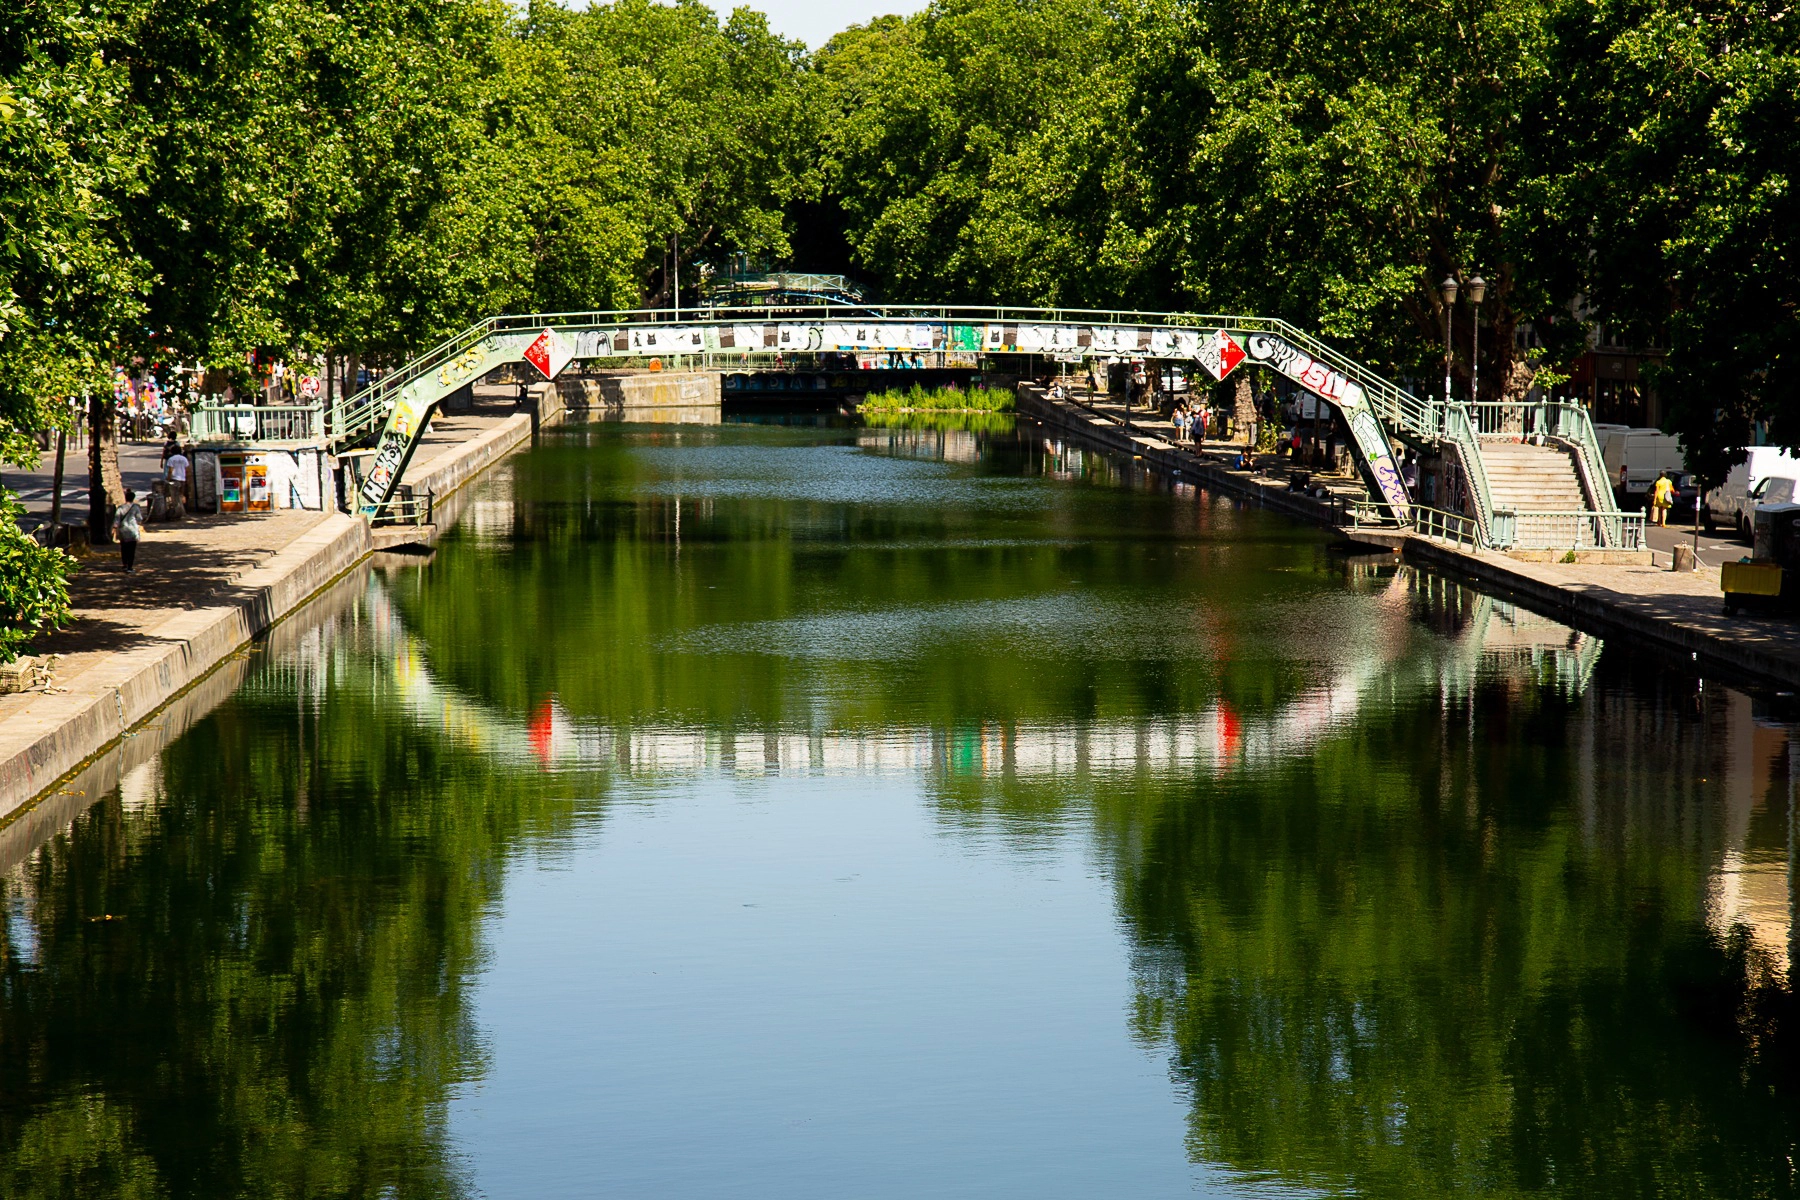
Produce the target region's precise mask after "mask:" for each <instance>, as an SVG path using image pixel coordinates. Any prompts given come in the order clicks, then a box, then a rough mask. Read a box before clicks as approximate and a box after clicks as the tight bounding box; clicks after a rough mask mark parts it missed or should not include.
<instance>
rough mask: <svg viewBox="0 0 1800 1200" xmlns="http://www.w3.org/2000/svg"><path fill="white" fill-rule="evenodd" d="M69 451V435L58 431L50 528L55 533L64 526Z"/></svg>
mask: <svg viewBox="0 0 1800 1200" xmlns="http://www.w3.org/2000/svg"><path fill="white" fill-rule="evenodd" d="M68 451H69V435H68V433H67V432H66V431H65V430H61V429H59V430H57V431H56V477H55V478H54V479H53V480H51V483H50V528H51V530H52V531H54V530H55V529H56V528H57V527H58V526H59V525H61V524H62V494H63V464H64V463H65V462H66V461H67V456H68Z"/></svg>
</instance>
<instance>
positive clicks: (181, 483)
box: [163, 446, 191, 511]
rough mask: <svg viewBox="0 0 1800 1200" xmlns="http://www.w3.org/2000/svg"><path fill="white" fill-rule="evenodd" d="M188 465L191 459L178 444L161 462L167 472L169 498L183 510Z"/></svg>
mask: <svg viewBox="0 0 1800 1200" xmlns="http://www.w3.org/2000/svg"><path fill="white" fill-rule="evenodd" d="M190 465H191V460H190V459H189V458H188V456H187V454H186V453H185V452H184V451H183V450H182V449H181V447H180V446H177V447H176V448H175V450H174V452H173V453H172V454H170V455H169V457H168V461H166V462H165V463H164V464H163V469H164V470H165V471H166V472H167V473H168V481H169V484H170V493H171V498H172V499H174V501H175V502H176V504H177V505H178V506H179V507H180V508H181V509H182V510H184V511H185V510H186V508H187V505H188V490H187V481H188V467H189V466H190Z"/></svg>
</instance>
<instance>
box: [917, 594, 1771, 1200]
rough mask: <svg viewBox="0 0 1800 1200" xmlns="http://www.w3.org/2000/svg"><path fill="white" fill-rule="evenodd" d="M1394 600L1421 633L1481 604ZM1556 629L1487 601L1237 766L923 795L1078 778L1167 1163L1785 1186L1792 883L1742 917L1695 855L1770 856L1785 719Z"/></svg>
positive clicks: (1680, 1187) (1031, 816) (1011, 791)
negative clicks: (1151, 1071) (1594, 655)
mask: <svg viewBox="0 0 1800 1200" xmlns="http://www.w3.org/2000/svg"><path fill="white" fill-rule="evenodd" d="M1410 599H1411V601H1412V608H1413V611H1414V613H1415V615H1416V616H1417V617H1418V618H1420V619H1423V620H1426V621H1428V622H1430V623H1431V624H1433V625H1434V627H1436V628H1438V629H1440V630H1442V631H1444V632H1445V633H1446V634H1447V635H1448V636H1449V637H1450V638H1452V639H1454V638H1456V637H1458V636H1462V635H1463V634H1466V633H1467V632H1468V631H1470V630H1472V629H1473V630H1479V629H1482V628H1483V624H1482V622H1483V620H1488V619H1491V618H1492V617H1493V615H1494V614H1492V613H1489V614H1488V617H1487V618H1483V617H1482V616H1481V615H1480V613H1479V612H1478V610H1479V609H1480V608H1481V607H1483V606H1484V605H1485V604H1487V602H1486V601H1485V600H1484V599H1483V598H1480V597H1474V596H1471V595H1469V594H1466V593H1460V594H1459V593H1458V591H1457V590H1456V589H1454V588H1450V589H1446V588H1444V587H1443V586H1442V585H1439V584H1435V583H1433V584H1431V585H1430V586H1428V587H1421V588H1419V589H1416V590H1414V591H1413V593H1412V595H1411V597H1410ZM1446 606H1448V608H1446ZM1487 628H1489V629H1490V630H1491V628H1492V627H1491V626H1488V627H1487ZM1534 628H1535V632H1531V631H1532V630H1533V629H1534ZM1525 632H1531V637H1530V638H1529V639H1526V640H1527V641H1528V642H1529V643H1530V644H1529V645H1523V646H1522V645H1521V638H1522V636H1523V634H1524V633H1525ZM1572 635H1573V631H1569V630H1566V629H1564V630H1563V631H1562V634H1561V637H1562V638H1563V639H1564V640H1565V641H1566V642H1567V643H1569V644H1568V647H1567V648H1566V649H1565V650H1563V651H1560V652H1559V653H1560V654H1561V655H1562V656H1563V657H1565V658H1571V656H1572V660H1571V661H1567V662H1564V663H1563V664H1562V665H1556V664H1552V663H1547V661H1546V658H1545V655H1544V652H1545V651H1546V650H1554V649H1555V643H1556V641H1557V638H1558V635H1557V634H1556V632H1555V631H1554V630H1553V629H1549V628H1545V627H1541V626H1539V625H1538V622H1537V620H1536V619H1534V618H1530V617H1529V616H1528V615H1527V616H1525V617H1523V618H1520V619H1516V620H1515V619H1509V620H1508V621H1507V622H1506V625H1505V628H1504V629H1503V631H1502V633H1501V634H1500V636H1499V639H1498V640H1499V646H1498V648H1497V649H1496V650H1494V652H1491V653H1485V654H1483V655H1481V656H1479V658H1478V659H1476V661H1475V662H1474V663H1473V669H1470V670H1466V671H1465V670H1463V669H1462V665H1463V663H1464V662H1466V661H1467V660H1462V661H1461V662H1459V661H1458V660H1457V659H1456V658H1455V657H1454V656H1446V657H1445V658H1443V659H1441V660H1440V661H1439V662H1438V663H1437V664H1436V665H1435V667H1434V668H1433V669H1434V670H1435V671H1436V672H1437V673H1438V675H1439V677H1440V678H1441V679H1442V680H1443V681H1444V683H1445V685H1446V686H1445V687H1443V688H1442V689H1441V690H1433V689H1429V688H1422V687H1421V688H1399V689H1375V690H1376V691H1378V693H1379V698H1380V700H1381V701H1385V702H1370V703H1365V704H1363V705H1361V706H1360V708H1359V710H1358V715H1357V719H1356V720H1355V721H1354V722H1353V723H1351V724H1349V725H1347V726H1343V727H1339V728H1337V729H1335V730H1332V731H1330V732H1329V733H1328V734H1327V736H1324V737H1322V738H1321V739H1320V740H1319V741H1318V742H1317V743H1316V744H1315V745H1314V746H1313V747H1312V748H1311V749H1310V750H1309V751H1308V753H1307V754H1305V755H1293V756H1288V757H1279V756H1277V757H1271V758H1269V759H1266V760H1264V761H1263V762H1262V763H1260V764H1258V765H1257V766H1256V767H1255V768H1254V769H1244V770H1237V771H1226V772H1191V773H1189V774H1188V775H1187V776H1185V777H1181V778H1177V777H1174V776H1171V775H1170V774H1168V773H1161V772H1139V773H1135V774H1131V773H1125V774H1121V775H1118V776H1116V777H1114V778H1112V779H1107V778H1104V777H1095V778H1094V779H1092V780H1090V781H1088V786H1086V787H1077V788H1068V787H1062V788H1056V789H1049V788H1042V787H1038V786H1035V785H1034V784H1033V782H1032V781H1030V780H1027V779H1023V778H1019V777H1013V778H1010V779H1000V780H987V781H979V782H978V781H973V780H967V779H965V780H960V781H952V782H953V783H954V784H957V785H958V786H952V787H950V788H949V789H947V794H946V796H945V803H946V804H947V805H949V806H951V808H952V810H953V811H954V812H955V813H956V814H957V815H956V817H955V818H954V819H955V820H958V821H971V820H975V821H987V822H990V823H999V824H1000V825H1002V826H1003V827H1004V826H1006V825H1011V824H1020V826H1021V828H1030V827H1032V826H1033V825H1034V824H1036V823H1037V822H1038V820H1039V818H1040V816H1041V814H1043V813H1045V812H1046V811H1064V810H1067V809H1068V808H1069V807H1071V806H1080V805H1082V804H1091V805H1092V808H1093V812H1094V814H1095V817H1094V819H1095V821H1096V823H1097V828H1098V829H1099V831H1100V833H1101V835H1102V838H1103V841H1104V844H1105V845H1106V846H1107V847H1109V851H1108V853H1109V854H1110V856H1111V859H1112V863H1113V869H1114V871H1115V873H1116V877H1117V879H1118V887H1119V894H1120V906H1121V913H1122V916H1123V919H1124V921H1125V922H1126V924H1127V926H1128V928H1129V929H1130V930H1131V935H1132V940H1133V943H1134V947H1135V949H1134V971H1135V975H1136V977H1137V981H1138V992H1137V995H1136V998H1135V1001H1134V1006H1133V1023H1134V1027H1135V1029H1136V1031H1137V1033H1138V1034H1139V1036H1140V1037H1141V1038H1142V1039H1144V1040H1145V1041H1146V1042H1147V1043H1150V1044H1154V1045H1159V1046H1166V1047H1167V1048H1168V1050H1169V1053H1170V1055H1171V1060H1172V1064H1173V1066H1174V1069H1175V1073H1176V1076H1177V1077H1178V1079H1179V1080H1180V1081H1181V1082H1182V1083H1183V1085H1184V1086H1186V1087H1187V1088H1188V1089H1189V1090H1190V1092H1191V1095H1192V1098H1193V1107H1192V1117H1191V1125H1190V1137H1191V1149H1192V1153H1193V1154H1194V1156H1195V1157H1196V1158H1197V1159H1204V1160H1207V1161H1213V1162H1219V1163H1222V1164H1225V1165H1228V1166H1230V1167H1233V1168H1235V1169H1237V1170H1238V1171H1240V1172H1241V1173H1242V1174H1243V1175H1244V1176H1245V1177H1246V1178H1249V1179H1263V1180H1269V1181H1280V1182H1284V1183H1290V1184H1302V1185H1307V1186H1313V1187H1319V1188H1325V1189H1333V1190H1336V1189H1343V1190H1347V1191H1354V1192H1356V1193H1357V1194H1365V1195H1372V1196H1408V1197H1412V1196H1429V1195H1444V1196H1451V1195H1468V1194H1507V1195H1510V1194H1516V1193H1522V1192H1526V1191H1546V1192H1551V1193H1554V1194H1560V1195H1575V1196H1613V1195H1649V1194H1656V1195H1662V1194H1670V1193H1676V1194H1682V1195H1713V1196H1753V1195H1777V1194H1787V1193H1788V1191H1789V1190H1790V1189H1791V1186H1792V1173H1791V1172H1792V1167H1791V1165H1790V1164H1791V1160H1790V1158H1789V1156H1790V1155H1791V1154H1792V1149H1793V1138H1794V1130H1795V1129H1796V1128H1797V1126H1796V1117H1797V1116H1800V1106H1797V1105H1796V1099H1797V1096H1796V1091H1795V1085H1794V1082H1793V1081H1794V1079H1795V1075H1794V1073H1793V1068H1794V1067H1795V1066H1796V1065H1800V1063H1796V1057H1797V1056H1796V1038H1795V1033H1794V1029H1795V1024H1794V1023H1795V1021H1796V1019H1800V1011H1796V1009H1795V1006H1794V1003H1793V996H1792V993H1791V991H1790V990H1789V988H1788V986H1787V982H1786V977H1785V967H1786V962H1787V950H1786V944H1785V942H1786V937H1787V935H1788V931H1789V930H1790V929H1791V906H1784V908H1785V911H1784V912H1783V913H1782V914H1781V921H1780V924H1781V926H1782V928H1781V929H1780V930H1779V931H1776V930H1773V929H1769V928H1758V927H1756V926H1755V925H1753V924H1749V923H1745V922H1744V921H1740V920H1738V919H1736V918H1735V917H1734V915H1733V911H1734V910H1733V909H1732V908H1731V905H1732V904H1733V903H1736V904H1737V905H1738V906H1739V910H1740V911H1745V912H1749V911H1756V912H1760V914H1761V916H1762V918H1763V919H1764V920H1765V921H1768V922H1769V923H1771V924H1773V919H1772V918H1771V914H1770V911H1769V910H1770V908H1771V905H1768V904H1764V905H1763V906H1762V907H1761V908H1760V909H1755V906H1753V905H1750V904H1749V903H1748V902H1746V901H1745V900H1744V899H1743V896H1742V895H1741V894H1733V893H1730V892H1729V889H1726V888H1724V887H1723V885H1722V879H1724V878H1726V877H1727V875H1728V873H1729V872H1731V871H1733V870H1738V869H1739V867H1734V866H1733V864H1734V863H1735V864H1739V865H1740V866H1741V864H1743V863H1753V862H1756V861H1758V860H1759V859H1760V860H1761V861H1765V862H1769V861H1771V860H1772V859H1773V857H1774V856H1775V855H1779V856H1780V862H1781V864H1782V866H1783V867H1785V864H1786V854H1787V838H1788V805H1789V802H1790V793H1789V782H1788V779H1789V768H1788V743H1787V737H1788V731H1787V729H1786V728H1785V727H1782V726H1779V725H1777V724H1775V723H1773V722H1771V721H1769V720H1766V719H1763V718H1762V714H1761V713H1760V711H1759V708H1760V705H1759V703H1758V702H1754V701H1752V700H1751V698H1749V697H1747V696H1745V695H1743V694H1741V693H1736V692H1731V691H1729V690H1726V689H1715V690H1714V691H1713V692H1712V694H1710V695H1704V696H1703V695H1702V693H1699V692H1697V691H1696V689H1695V687H1694V685H1693V683H1692V682H1691V681H1684V680H1682V679H1680V678H1678V677H1673V676H1670V675H1669V674H1667V673H1666V672H1662V671H1660V670H1658V669H1656V668H1654V667H1653V666H1646V665H1645V664H1643V663H1642V662H1634V661H1633V660H1632V659H1631V658H1630V657H1628V656H1626V655H1617V656H1613V657H1612V658H1610V659H1607V660H1604V661H1601V662H1599V663H1598V664H1597V665H1596V664H1595V663H1594V662H1591V661H1583V658H1582V652H1581V646H1580V644H1579V638H1578V637H1575V636H1572ZM1553 657H1554V656H1553ZM1414 665H1416V661H1415V663H1414ZM1407 670H1408V660H1406V659H1402V660H1400V661H1399V662H1397V663H1395V664H1393V670H1392V677H1394V678H1399V677H1403V676H1404V674H1405V672H1406V671H1407ZM1458 681H1465V682H1466V683H1467V686H1465V687H1456V686H1451V685H1454V684H1455V683H1457V682H1458ZM1787 878H1788V877H1787V872H1786V871H1785V870H1782V871H1781V873H1780V875H1779V876H1775V875H1774V873H1773V871H1771V872H1769V881H1770V882H1772V883H1773V882H1776V881H1777V880H1778V886H1779V888H1780V895H1781V898H1782V899H1784V900H1785V899H1787V897H1788V890H1787ZM1736 886H1737V888H1738V891H1739V893H1742V891H1743V890H1744V889H1746V888H1748V887H1750V886H1752V884H1751V883H1747V882H1744V881H1742V880H1739V881H1738V882H1737V884H1736ZM1734 895H1735V899H1733V896H1734Z"/></svg>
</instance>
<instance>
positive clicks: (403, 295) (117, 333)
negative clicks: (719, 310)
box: [0, 0, 807, 655]
mask: <svg viewBox="0 0 1800 1200" xmlns="http://www.w3.org/2000/svg"><path fill="white" fill-rule="evenodd" d="M802 69H803V53H802V48H801V47H800V46H798V45H797V44H795V43H791V42H787V41H784V40H783V39H781V38H779V37H776V36H775V35H773V34H772V33H770V31H769V29H768V27H767V25H766V23H765V22H764V20H763V19H762V17H760V16H758V15H756V14H754V13H751V12H749V11H747V10H744V11H740V12H738V13H735V14H733V15H732V16H731V17H730V18H729V19H728V20H725V21H723V22H721V21H720V20H719V18H718V17H717V16H715V14H714V13H713V12H712V10H711V9H708V8H706V7H705V6H703V5H701V4H698V3H694V2H692V0H687V2H684V3H680V4H676V5H674V6H664V5H660V4H653V3H649V2H648V0H621V2H620V3H617V4H613V5H609V6H606V7H602V8H595V9H592V10H590V11H587V12H582V13H575V12H571V11H569V10H567V9H564V8H561V7H559V6H557V5H555V4H550V3H533V4H531V5H530V6H529V7H527V8H525V9H523V10H520V9H516V8H514V7H512V6H509V5H507V4H505V3H503V2H502V0H434V2H432V3H423V2H422V0H210V2H204V3H199V4H192V3H170V2H168V0H119V2H117V3H110V4H105V5H97V4H92V3H90V2H89V0H23V2H22V3H20V4H17V5H13V6H10V7H9V10H8V14H7V16H6V18H5V19H4V22H3V23H0V196H4V200H5V202H4V203H3V204H0V459H3V460H4V461H6V462H9V463H17V464H27V465H29V464H30V463H32V462H34V461H35V459H36V457H37V454H38V438H39V436H40V435H41V434H42V433H43V432H44V431H47V430H56V429H61V428H67V427H68V425H69V424H70V422H71V421H72V420H75V419H79V416H78V414H79V413H80V412H81V411H82V408H81V405H80V404H79V399H80V397H82V396H84V395H88V396H94V397H98V398H99V399H98V401H97V402H96V403H95V404H94V406H93V413H92V418H91V419H92V420H93V422H94V424H95V430H94V433H95V435H96V442H97V443H102V444H103V443H105V442H107V441H108V440H109V437H108V433H109V431H108V429H107V426H108V425H109V423H110V421H111V412H110V403H109V398H110V396H111V390H112V367H113V365H114V364H118V363H123V364H142V365H149V364H154V363H162V364H165V365H171V364H173V363H176V362H183V363H190V364H192V363H197V364H204V365H207V366H210V367H213V368H215V369H219V370H222V371H224V372H225V373H226V375H227V376H229V375H230V374H231V373H233V372H237V373H239V374H240V382H242V381H243V380H242V378H241V376H242V373H243V372H244V368H245V362H246V355H247V354H248V353H249V352H251V351H256V350H261V351H264V352H271V351H272V352H274V353H277V354H286V355H294V354H329V355H337V356H345V357H351V356H354V357H359V358H361V359H363V360H365V361H368V360H371V359H374V360H389V361H392V360H395V359H400V358H404V357H405V356H407V355H408V354H409V353H410V352H412V351H414V350H417V349H419V348H421V347H424V346H428V345H430V344H432V343H434V342H435V341H437V340H438V339H440V338H441V337H443V336H444V335H446V334H447V333H449V332H451V331H453V330H455V329H457V328H460V327H462V326H464V325H466V324H468V323H469V322H470V321H472V320H474V319H476V318H478V317H480V316H485V315H488V314H490V313H492V312H496V311H506V310H512V311H518V310H532V309H539V310H543V309H561V308H572V307H580V308H586V307H613V306H617V307H628V306H631V305H635V304H637V303H639V302H640V301H641V300H643V299H644V298H645V297H646V296H647V295H651V294H654V293H655V292H657V291H658V290H659V289H661V288H662V287H663V283H662V275H663V270H664V265H663V251H664V248H665V247H666V246H667V245H668V244H669V242H670V241H671V240H672V239H674V238H675V237H676V235H678V234H679V235H680V241H681V243H682V245H683V247H684V250H686V251H688V252H689V253H692V254H698V255H708V254H712V253H717V252H719V251H722V250H733V251H744V252H748V253H751V254H757V255H777V256H778V255H782V254H785V253H786V252H787V241H786V233H785V222H784V214H785V213H786V211H787V207H788V204H789V202H790V201H791V199H792V198H793V197H794V196H795V195H797V194H798V193H799V191H800V188H801V183H802V180H803V178H804V176H805V173H806V170H807V161H806V159H805V156H804V154H803V147H804V141H803V136H802V135H803V124H802V122H801V121H800V120H799V118H798V115H797V114H798V111H799V104H800V96H801V90H800V87H799V82H798V81H799V78H800V75H801V73H802ZM109 478H110V480H111V486H110V488H109V487H108V486H107V480H108V479H109ZM117 480H118V476H117V471H116V469H114V470H112V471H110V472H107V471H105V470H103V469H102V467H101V465H100V464H99V463H98V462H96V464H95V468H94V470H93V479H92V480H91V482H92V484H93V485H94V490H95V492H96V496H97V499H96V503H95V506H94V509H95V512H96V513H97V514H104V513H106V512H107V511H109V505H110V504H111V503H112V502H116V501H117V500H118V499H119V496H118V495H117V490H118V482H117ZM108 493H110V494H108ZM101 519H102V520H104V518H103V517H102V518H101ZM0 564H3V565H0V577H3V580H0V582H4V585H5V587H4V590H3V591H0V609H3V610H4V611H0V626H4V627H5V628H7V629H8V630H11V631H13V633H12V636H11V638H10V640H9V641H7V642H6V643H4V644H0V655H6V654H10V652H11V651H12V650H13V649H14V648H16V646H17V645H18V643H19V642H20V641H21V640H22V638H23V637H24V636H25V635H27V634H29V632H31V631H32V630H33V629H36V628H41V627H43V626H44V625H47V624H52V623H54V622H55V621H56V620H57V619H59V617H60V616H61V615H63V614H64V613H65V611H66V588H65V574H66V568H67V567H68V560H66V559H65V558H64V557H63V556H61V555H59V554H52V553H48V552H41V551H39V550H38V549H37V548H36V547H35V546H34V545H33V544H31V543H30V542H29V541H28V539H25V538H23V537H22V536H21V535H20V534H19V533H18V526H17V523H16V510H15V509H13V508H12V507H11V506H10V505H9V506H7V508H6V510H5V511H0Z"/></svg>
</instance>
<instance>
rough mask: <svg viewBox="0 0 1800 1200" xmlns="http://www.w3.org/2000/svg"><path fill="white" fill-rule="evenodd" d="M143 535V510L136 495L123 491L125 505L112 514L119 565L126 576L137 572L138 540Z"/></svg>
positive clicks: (129, 490) (128, 490)
mask: <svg viewBox="0 0 1800 1200" xmlns="http://www.w3.org/2000/svg"><path fill="white" fill-rule="evenodd" d="M143 534H144V510H143V508H142V507H141V506H140V505H139V504H138V503H137V493H136V492H134V491H132V490H131V489H130V488H126V489H125V503H123V504H121V505H119V508H118V511H116V512H115V513H113V536H114V537H116V538H118V539H119V563H120V565H122V566H123V567H124V568H125V572H126V574H128V575H129V574H131V573H133V572H135V571H136V570H137V547H138V538H140V537H142V536H143Z"/></svg>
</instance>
